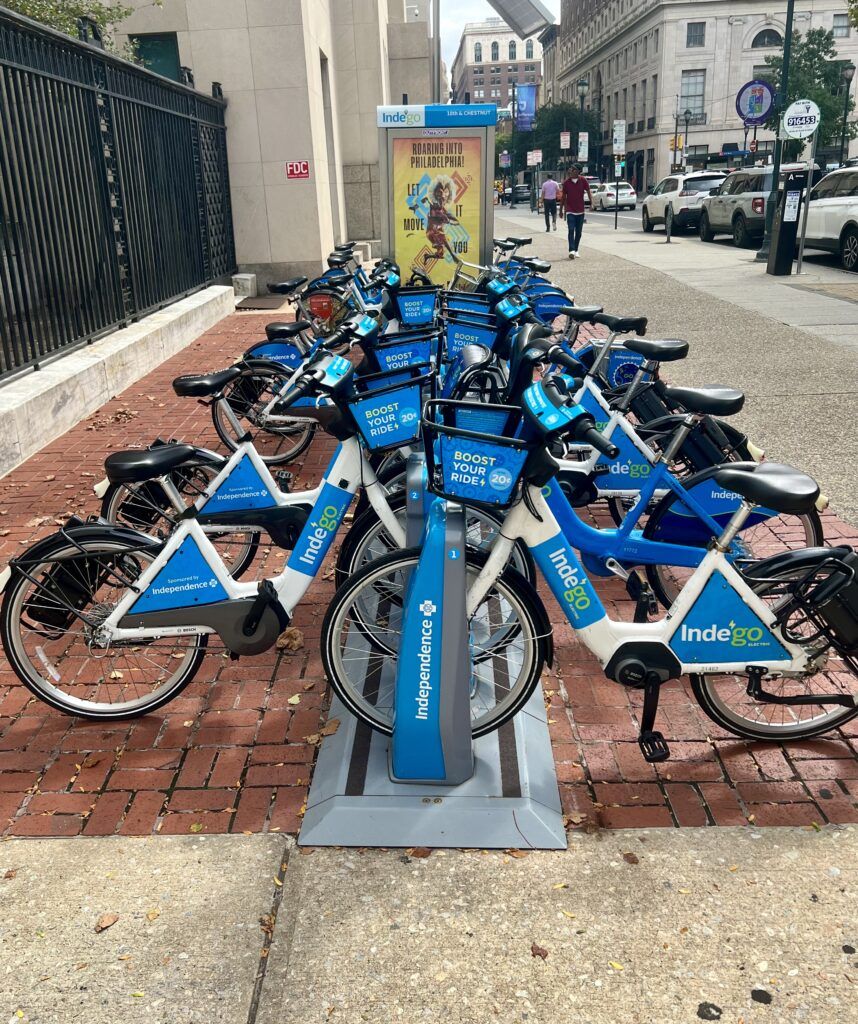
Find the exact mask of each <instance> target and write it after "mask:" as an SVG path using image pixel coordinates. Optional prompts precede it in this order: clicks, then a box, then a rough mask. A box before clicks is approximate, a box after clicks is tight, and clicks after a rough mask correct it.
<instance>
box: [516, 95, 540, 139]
mask: <svg viewBox="0 0 858 1024" xmlns="http://www.w3.org/2000/svg"><path fill="white" fill-rule="evenodd" d="M535 120H536V86H535V85H520V86H519V87H518V89H516V113H515V127H516V129H517V130H518V131H520V132H531V131H533V122H534V121H535Z"/></svg>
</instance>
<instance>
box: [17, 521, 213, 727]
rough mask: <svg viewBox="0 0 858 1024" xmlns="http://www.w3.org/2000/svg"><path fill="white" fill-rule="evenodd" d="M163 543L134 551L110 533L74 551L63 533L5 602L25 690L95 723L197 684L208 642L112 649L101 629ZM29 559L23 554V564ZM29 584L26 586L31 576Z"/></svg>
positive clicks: (147, 708)
mask: <svg viewBox="0 0 858 1024" xmlns="http://www.w3.org/2000/svg"><path fill="white" fill-rule="evenodd" d="M159 551H160V545H158V544H150V545H144V544H134V543H131V542H130V541H127V540H125V539H122V538H118V537H116V536H115V535H112V534H111V532H110V531H109V530H105V531H104V533H103V535H101V536H93V535H92V534H91V533H90V535H89V536H88V537H87V538H86V539H85V540H79V541H76V542H75V543H72V542H71V541H70V540H69V538H68V537H67V536H64V535H63V534H61V533H59V534H56V536H55V537H54V538H53V543H52V544H45V545H43V546H41V547H40V551H39V554H38V556H37V557H36V558H35V559H34V564H27V566H26V573H27V575H24V574H23V573H21V572H20V571H14V572H13V575H12V578H11V579H10V581H9V583H8V585H7V587H6V591H5V593H4V595H3V606H2V610H0V637H1V638H2V642H3V647H4V649H5V651H6V656H7V657H8V659H9V663H10V665H11V666H12V668H13V669H14V670H15V673H16V674H17V676H18V678H19V679H20V680H21V682H22V683H23V684H24V685H25V686H26V687H27V688H28V689H29V690H30V691H31V692H32V693H34V694H35V695H36V696H37V697H38V698H39V699H40V700H43V701H44V702H45V703H46V704H49V705H50V706H51V707H54V708H57V709H58V710H60V711H63V712H65V713H66V714H68V715H78V716H80V717H82V718H89V719H93V720H96V721H113V720H116V719H125V718H137V717H139V716H140V715H145V714H148V713H149V712H151V711H154V710H156V709H157V708H159V707H161V706H162V705H164V704H166V703H167V702H168V701H170V700H172V699H173V698H174V697H175V696H176V695H177V694H178V693H180V692H181V691H182V690H183V689H184V687H185V686H187V684H188V683H189V682H190V681H191V679H193V677H194V674H195V673H196V671H197V669H198V668H199V665H200V662H201V661H202V658H203V656H204V654H205V650H206V644H207V640H208V638H207V637H206V636H205V635H189V636H182V637H170V638H164V639H158V640H146V641H140V640H138V641H134V642H133V643H131V642H127V641H122V642H120V643H117V644H113V645H111V646H110V647H108V648H104V647H102V646H100V645H99V644H98V642H97V640H96V636H97V631H98V626H99V624H100V623H101V622H103V621H104V620H105V619H106V618H107V616H108V615H109V614H110V612H111V611H112V610H113V609H114V608H115V607H116V605H117V603H118V602H119V600H120V599H121V598H122V597H123V596H124V595H125V593H126V592H127V583H128V582H131V583H133V581H134V580H135V579H137V578H138V577H139V576H140V574H141V573H142V572H143V570H144V569H145V568H146V567H147V566H148V565H149V564H150V563H151V562H152V561H154V560H155V558H156V557H157V556H158V553H159ZM21 557H22V559H26V555H23V556H21ZM28 577H29V578H28Z"/></svg>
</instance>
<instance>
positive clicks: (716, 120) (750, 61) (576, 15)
mask: <svg viewBox="0 0 858 1024" xmlns="http://www.w3.org/2000/svg"><path fill="white" fill-rule="evenodd" d="M785 13H786V12H785V5H784V4H783V3H780V4H775V5H772V3H771V2H770V0H685V2H683V0H563V3H562V8H561V24H560V33H559V37H558V40H557V44H556V45H557V56H556V75H557V85H556V93H557V96H558V99H561V100H568V101H569V102H575V100H576V97H577V95H578V93H577V83H578V81H579V79H581V78H585V79H586V80H587V81H588V83H589V93H588V95H587V98H586V101H585V105H586V106H587V107H588V108H591V109H593V110H595V111H597V112H598V113H599V114H600V117H601V123H602V132H601V137H600V139H598V140H595V141H596V143H597V147H596V148H597V150H598V148H599V145H600V144H602V145H604V150H603V152H604V156H603V158H602V167H601V168H600V170H601V171H603V172H604V170H605V168H606V166H607V165H608V163H609V161H610V149H609V147H610V140H611V133H612V124H613V121H614V119H622V120H625V121H626V122H627V125H628V128H627V150H628V163H627V172H626V176H627V177H628V178H629V180H631V181H633V182H634V184H636V186H637V187H638V188H646V187H648V186H652V185H654V184H655V183H656V182H658V181H659V180H660V179H661V178H662V177H664V175H665V174H667V173H668V172H669V169H670V167H671V164H672V163H673V162H674V155H673V152H672V151H671V143H672V142H673V140H674V137H675V136H684V135H685V134H686V132H685V120H684V117H683V115H684V113H685V111H690V118H689V123H688V129H689V130H688V137H687V138H685V139H683V140H682V142H683V144H684V147H685V156H686V160H687V161H688V163H689V164H690V165H692V166H704V165H706V164H707V162H708V163H709V164H710V165H712V164H714V165H716V166H718V165H721V166H727V165H728V164H729V162H730V160H731V159H735V158H731V154H736V153H739V152H741V151H743V150H744V149H745V137H744V128H743V124H742V121H741V119H740V118H739V116H738V115H737V113H736V106H735V102H736V94H737V93H738V91H739V89H740V88H741V86H742V85H743V84H744V83H746V82H748V81H750V80H751V79H752V78H755V77H760V76H764V75H765V74H766V67H765V59H766V57H767V56H770V55H776V54H778V53H779V52H780V51H781V48H782V46H783V36H784V31H785V24H784V19H785ZM811 28H825V29H833V31H834V34H835V37H836V43H837V48H838V57H839V58H841V59H843V60H844V61H847V60H851V61H853V62H855V61H856V58H858V32H856V30H855V29H852V28H850V25H849V21H848V17H847V14H846V5H845V3H844V2H843V0H798V3H797V5H796V13H795V31H797V32H800V33H801V34H802V35H804V34H805V33H806V32H807V31H808V30H809V29H811ZM677 115H679V119H678V120H677ZM758 145H759V153H760V154H763V155H765V154H766V153H767V152H769V151H771V149H772V148H773V145H774V134H773V133H772V132H768V131H763V130H762V129H761V130H760V131H759V133H758ZM853 145H854V144H853ZM680 159H681V157H680Z"/></svg>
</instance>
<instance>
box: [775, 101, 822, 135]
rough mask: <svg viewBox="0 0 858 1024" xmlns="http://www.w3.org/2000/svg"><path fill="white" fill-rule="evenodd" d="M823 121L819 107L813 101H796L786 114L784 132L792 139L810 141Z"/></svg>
mask: <svg viewBox="0 0 858 1024" xmlns="http://www.w3.org/2000/svg"><path fill="white" fill-rule="evenodd" d="M821 120H822V115H821V114H820V112H819V107H818V106H817V105H816V104H815V103H814V102H813V100H796V101H795V103H792V104H791V105H790V106H788V107H787V109H786V113H785V114H784V131H785V132H786V134H787V135H789V137H790V138H791V139H809V138H810V136H811V135H813V133H814V132H815V131H816V129H817V128H818V127H819V122H820V121H821Z"/></svg>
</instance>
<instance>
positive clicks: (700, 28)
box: [685, 21, 706, 47]
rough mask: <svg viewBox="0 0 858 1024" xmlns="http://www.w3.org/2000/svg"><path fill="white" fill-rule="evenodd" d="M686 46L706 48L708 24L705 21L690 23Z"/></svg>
mask: <svg viewBox="0 0 858 1024" xmlns="http://www.w3.org/2000/svg"><path fill="white" fill-rule="evenodd" d="M685 45H686V46H688V47H691V46H705V45H706V22H705V21H689V22H688V29H687V32H686V36H685Z"/></svg>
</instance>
